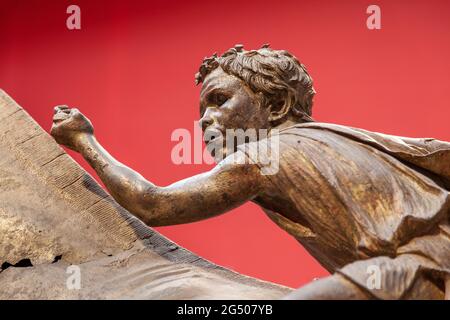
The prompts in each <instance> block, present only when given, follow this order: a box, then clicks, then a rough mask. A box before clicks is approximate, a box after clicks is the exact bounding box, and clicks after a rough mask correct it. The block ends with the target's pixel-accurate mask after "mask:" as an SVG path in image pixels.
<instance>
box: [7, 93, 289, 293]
mask: <svg viewBox="0 0 450 320" xmlns="http://www.w3.org/2000/svg"><path fill="white" fill-rule="evenodd" d="M291 291H292V289H290V288H287V287H283V286H280V285H276V284H272V283H268V282H266V281H262V280H258V279H253V278H250V277H248V276H244V275H240V274H238V273H236V272H233V271H231V270H227V269H225V268H223V267H220V266H217V265H215V264H213V263H211V262H209V261H206V260H205V259H202V258H201V257H199V256H196V255H195V254H193V253H192V252H189V251H188V250H186V249H184V248H182V247H180V246H179V245H177V244H175V243H173V242H171V241H170V240H168V239H166V238H165V237H164V236H162V235H161V234H159V233H158V232H157V231H155V230H153V229H152V228H149V227H148V226H146V225H145V224H144V223H143V222H142V221H140V220H138V219H136V218H135V217H134V216H133V215H131V214H130V213H129V212H128V211H126V210H125V209H124V208H123V207H121V206H120V205H118V204H117V202H116V201H115V200H114V199H113V198H112V197H111V196H110V195H109V194H108V193H107V192H106V191H105V190H103V188H102V187H101V186H100V185H99V184H98V183H97V182H96V181H95V179H94V178H92V177H91V176H90V175H89V174H88V173H87V172H86V171H85V170H83V168H81V167H80V165H78V164H77V163H76V162H75V161H74V160H73V159H72V158H71V157H70V156H69V155H68V154H67V153H66V152H65V151H64V150H63V149H62V148H61V147H60V146H59V145H58V144H57V143H56V142H55V140H54V139H53V138H52V137H51V136H50V135H49V134H48V133H47V132H46V131H45V130H44V129H42V128H41V127H40V126H39V124H37V123H36V122H35V121H34V120H33V119H32V118H31V117H30V115H29V114H27V112H26V111H25V110H24V109H22V108H21V107H20V106H19V105H18V104H17V103H16V102H15V101H13V99H12V98H11V97H9V96H8V95H7V94H6V93H5V92H3V91H2V90H0V300H5V299H14V300H15V299H58V300H59V299H177V300H178V299H279V298H281V297H283V296H285V295H286V294H288V293H289V292H291Z"/></svg>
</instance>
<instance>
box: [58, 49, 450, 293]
mask: <svg viewBox="0 0 450 320" xmlns="http://www.w3.org/2000/svg"><path fill="white" fill-rule="evenodd" d="M196 81H197V83H202V89H201V94H200V114H201V120H200V123H201V126H202V128H203V130H204V131H205V134H206V133H208V132H216V133H217V132H219V133H221V134H222V136H223V135H224V134H225V131H226V130H230V129H231V130H238V129H242V130H249V129H253V130H256V132H259V131H260V130H267V131H268V132H269V135H268V136H267V137H264V138H261V137H260V136H259V135H257V137H256V139H255V140H253V141H244V142H243V141H241V142H240V143H237V145H236V146H233V147H232V148H229V146H228V145H227V140H226V139H223V138H220V139H219V138H217V137H216V138H214V139H209V140H208V139H207V141H206V142H207V143H208V147H209V148H210V147H211V146H213V148H211V150H214V151H213V156H215V157H217V156H218V153H221V155H222V156H223V160H221V161H220V162H219V163H218V164H217V166H216V167H215V168H214V169H212V170H211V171H209V172H206V173H203V174H200V175H197V176H194V177H191V178H188V179H185V180H182V181H179V182H177V183H174V184H172V185H169V186H166V187H158V186H155V185H154V184H152V183H151V182H149V181H147V180H146V179H145V178H144V177H142V176H141V175H139V174H138V173H136V172H135V171H133V170H132V169H130V168H128V167H126V166H125V165H123V164H121V163H120V162H118V161H117V160H115V159H114V158H113V157H112V156H111V155H110V154H109V153H108V152H107V151H106V150H105V149H103V148H102V146H101V145H100V144H99V142H98V141H97V140H96V139H95V136H94V129H93V126H92V124H91V123H90V121H89V120H88V119H87V118H86V117H85V116H83V115H82V114H81V113H80V112H79V111H78V110H77V109H69V108H68V107H65V106H59V107H56V108H55V115H54V125H53V127H52V132H51V133H52V135H53V137H54V138H55V139H56V141H57V142H58V143H60V144H63V145H65V146H67V147H69V148H71V149H73V150H75V151H77V152H79V153H81V154H82V155H83V156H84V158H85V159H86V160H87V161H88V162H89V164H90V165H91V166H92V167H93V168H94V169H95V170H96V172H97V173H98V175H99V177H100V178H101V180H102V181H103V182H104V184H105V185H106V187H107V188H108V190H109V191H110V193H111V195H112V196H113V197H114V199H115V200H117V202H118V203H119V204H120V205H121V206H123V207H124V208H126V209H127V210H128V211H129V212H131V213H133V214H134V215H136V216H137V217H138V218H140V219H141V220H143V221H144V222H145V223H147V224H148V225H149V226H164V225H173V224H181V223H188V222H193V221H199V220H202V219H207V218H209V217H213V216H216V215H219V214H222V213H224V212H227V211H228V210H230V209H232V208H235V207H237V206H239V205H241V204H243V203H244V202H246V201H253V202H255V203H257V204H258V205H259V206H261V208H262V209H263V210H264V211H265V212H266V213H267V214H268V216H269V217H270V218H271V219H272V220H273V221H274V222H275V223H276V224H278V225H279V226H280V227H281V228H283V229H284V230H286V231H287V232H288V233H290V234H291V235H292V236H294V237H295V238H296V239H297V240H298V241H299V242H300V243H301V244H302V245H303V246H305V248H307V250H308V251H309V252H310V253H311V254H312V255H313V256H314V257H315V258H316V259H317V260H318V261H319V262H320V263H321V264H322V265H323V266H324V267H325V268H326V269H327V270H328V271H330V272H331V273H332V275H331V276H329V277H327V278H324V279H321V280H318V281H314V282H313V283H311V284H309V285H307V286H305V287H303V288H300V289H299V290H297V291H295V292H293V293H291V294H290V295H288V296H287V298H292V299H370V298H381V299H443V298H445V297H446V298H450V225H449V217H450V214H449V212H450V197H449V190H450V189H449V188H450V143H447V142H443V141H438V140H435V139H413V138H404V137H397V136H391V135H386V134H380V133H374V132H369V131H365V130H362V129H356V128H350V127H345V126H340V125H335V124H327V123H320V122H315V121H314V120H313V119H312V118H311V113H312V106H313V97H314V94H315V91H314V88H313V83H312V79H311V77H310V76H309V74H308V72H307V70H306V68H305V66H304V65H302V64H301V63H300V62H299V61H298V60H297V59H296V58H295V57H294V56H293V55H291V54H290V53H288V52H287V51H284V50H273V49H271V48H269V46H268V45H264V46H263V47H262V48H260V49H258V50H249V51H247V50H244V48H243V47H242V46H241V45H237V46H236V47H234V48H231V49H230V50H228V51H227V52H225V53H224V54H223V55H222V56H217V55H216V54H215V55H213V56H212V57H210V58H205V60H204V61H203V63H202V65H201V66H200V70H199V72H198V74H197V75H196ZM274 141H276V144H274V145H276V146H277V147H276V148H272V149H271V150H270V151H271V157H273V156H274V155H275V156H276V158H277V161H278V170H277V171H276V172H274V173H273V174H262V171H261V169H262V167H264V165H262V164H261V163H262V162H264V161H263V160H264V159H263V158H261V154H259V153H258V151H256V152H252V151H255V150H259V148H261V147H262V146H263V145H266V144H267V143H268V142H274ZM269 144H270V145H271V146H272V144H271V143H269ZM269 148H271V147H269ZM266 149H267V148H266ZM255 155H257V157H255ZM263 157H264V156H263ZM219 158H220V157H219ZM266 160H267V159H266ZM371 277H374V278H371ZM372 280H374V281H372Z"/></svg>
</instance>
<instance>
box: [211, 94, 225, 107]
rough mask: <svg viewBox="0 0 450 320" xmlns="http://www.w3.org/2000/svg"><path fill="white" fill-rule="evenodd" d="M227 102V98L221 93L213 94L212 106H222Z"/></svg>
mask: <svg viewBox="0 0 450 320" xmlns="http://www.w3.org/2000/svg"><path fill="white" fill-rule="evenodd" d="M227 100H228V97H227V96H226V95H224V94H221V93H218V94H215V95H214V97H213V102H214V104H216V105H218V106H221V105H223V104H224V103H225V102H227Z"/></svg>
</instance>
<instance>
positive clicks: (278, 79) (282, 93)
mask: <svg viewBox="0 0 450 320" xmlns="http://www.w3.org/2000/svg"><path fill="white" fill-rule="evenodd" d="M217 67H221V68H222V69H223V70H224V71H225V72H226V73H228V74H231V75H234V76H236V77H238V78H240V79H241V80H242V81H244V82H245V83H246V84H247V85H248V86H249V87H250V89H251V90H253V92H255V93H262V97H263V100H264V101H263V103H264V104H265V105H272V106H274V105H276V104H280V102H281V103H282V104H285V105H286V106H287V108H288V110H289V112H290V113H291V114H292V115H294V116H296V117H299V118H301V119H302V120H303V121H313V119H312V118H311V113H312V106H313V98H314V95H315V93H316V91H315V90H314V88H313V80H312V78H311V76H310V75H309V74H308V71H307V70H306V67H305V66H304V65H303V64H301V63H300V62H299V61H298V60H297V58H296V57H294V56H293V55H292V54H290V53H289V52H287V51H286V50H272V49H271V48H270V47H269V45H268V44H265V45H263V46H262V47H261V48H260V49H258V50H249V51H247V50H244V46H243V45H240V44H238V45H236V46H235V47H234V48H231V49H229V50H228V51H226V52H225V53H224V54H222V56H220V57H219V56H217V54H216V53H214V54H213V55H212V56H211V57H209V58H208V57H206V58H205V59H204V60H203V63H202V64H201V66H200V68H199V71H198V73H197V74H196V75H195V82H196V84H197V85H198V84H199V83H202V82H203V81H204V79H205V77H206V76H207V75H208V74H209V73H210V72H211V71H213V70H214V69H216V68H217Z"/></svg>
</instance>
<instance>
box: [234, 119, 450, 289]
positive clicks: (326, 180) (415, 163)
mask: <svg viewBox="0 0 450 320" xmlns="http://www.w3.org/2000/svg"><path fill="white" fill-rule="evenodd" d="M274 137H275V136H274V135H272V137H270V138H269V139H271V140H274ZM276 138H277V140H278V142H279V146H278V150H276V149H277V148H272V150H274V151H273V152H276V153H278V156H279V170H278V172H277V173H275V174H273V175H266V177H267V179H268V180H269V181H270V183H269V184H268V185H269V188H268V190H267V191H266V193H265V194H264V195H262V196H261V197H259V198H258V199H256V202H257V203H258V204H260V205H261V206H262V207H263V208H264V209H265V211H266V213H267V214H268V215H269V217H270V218H271V219H272V220H273V221H275V222H276V223H277V224H278V225H279V226H280V227H281V228H283V229H285V230H286V231H287V232H289V233H290V234H291V235H293V236H294V237H295V238H296V239H298V240H299V241H300V242H301V243H302V244H303V245H304V246H305V247H306V248H307V250H308V251H309V252H310V253H311V254H312V255H313V256H314V257H315V258H316V259H317V260H318V261H319V262H320V263H321V264H322V265H323V266H324V267H325V268H327V269H328V270H329V271H330V272H335V271H340V272H342V273H343V274H345V275H347V276H349V277H350V278H352V279H353V280H354V281H356V282H358V283H359V284H361V285H364V279H366V273H365V271H366V270H365V269H364V270H360V271H359V272H357V271H355V270H358V267H356V268H355V267H353V268H350V267H347V268H343V267H344V266H346V265H348V264H350V263H353V262H355V261H359V260H365V259H370V258H375V257H386V258H388V257H391V258H394V259H395V258H396V257H398V256H399V255H400V254H407V253H413V254H415V255H420V256H421V257H422V258H423V257H425V258H426V263H425V262H423V261H422V262H420V263H417V268H418V269H424V268H426V269H434V270H437V271H438V272H443V271H444V272H449V270H450V265H449V264H450V240H449V239H450V238H449V234H448V233H447V232H446V231H448V220H449V216H450V214H449V212H450V196H449V186H450V183H449V182H450V143H446V142H442V141H438V140H435V139H412V138H403V137H397V136H390V135H385V134H380V133H374V132H369V131H365V130H361V129H355V128H349V127H345V126H339V125H334V124H325V123H307V124H299V125H296V126H293V127H289V128H286V129H283V130H281V131H280V132H279V134H278V136H277V137H276ZM272 142H273V141H272ZM262 143H266V141H259V142H256V143H250V144H247V145H245V146H241V147H240V150H241V151H244V152H246V153H247V154H248V155H249V157H251V159H252V161H255V162H258V163H260V162H261V158H258V159H255V157H254V155H255V154H257V152H256V151H255V150H254V149H255V148H259V146H260V145H261V144H262ZM246 148H247V149H246ZM252 150H253V153H252V152H250V151H252ZM255 152H256V153H255ZM259 156H260V155H259ZM272 157H273V154H272ZM265 163H267V161H266V162H265ZM427 237H428V238H427ZM430 241H431V242H430ZM430 243H432V245H430ZM416 260H417V261H418V260H420V259H416ZM428 262H429V263H428ZM366 265H367V263H366V264H365V265H364V266H366ZM411 265H412V264H411V263H410V266H411ZM425 265H426V266H425ZM341 268H343V269H341ZM400 268H401V266H400ZM350 269H351V271H349V272H347V271H346V270H350ZM359 269H361V268H359ZM416 271H417V270H416ZM358 273H359V274H358ZM414 274H416V272H414ZM403 276H404V275H403ZM412 279H414V276H413V277H412ZM394 282H395V281H394ZM405 290H406V289H405ZM405 290H403V289H402V290H400V291H401V292H399V294H400V295H401V294H403V292H404V291H405Z"/></svg>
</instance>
